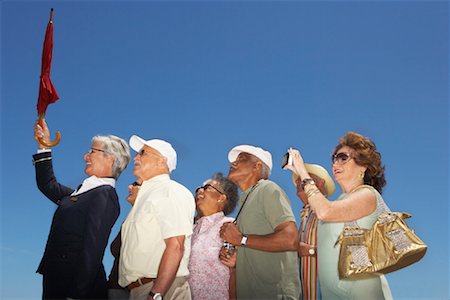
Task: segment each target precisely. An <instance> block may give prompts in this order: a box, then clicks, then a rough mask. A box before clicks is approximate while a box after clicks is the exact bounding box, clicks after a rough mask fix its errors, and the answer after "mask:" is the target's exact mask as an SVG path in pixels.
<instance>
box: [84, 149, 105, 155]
mask: <svg viewBox="0 0 450 300" xmlns="http://www.w3.org/2000/svg"><path fill="white" fill-rule="evenodd" d="M95 152H103V153H106V151H105V150H102V149H98V148H91V149H89V151H88V154H92V153H95Z"/></svg>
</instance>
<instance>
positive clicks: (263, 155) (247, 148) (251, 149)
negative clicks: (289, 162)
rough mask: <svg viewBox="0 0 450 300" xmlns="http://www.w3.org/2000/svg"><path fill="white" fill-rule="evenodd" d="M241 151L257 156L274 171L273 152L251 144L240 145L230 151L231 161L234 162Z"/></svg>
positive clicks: (229, 157) (229, 158)
mask: <svg viewBox="0 0 450 300" xmlns="http://www.w3.org/2000/svg"><path fill="white" fill-rule="evenodd" d="M241 152H245V153H249V154H251V155H254V156H256V157H257V158H259V159H260V160H261V161H262V162H263V163H265V164H266V165H267V166H268V167H269V169H270V171H272V154H270V152H269V151H266V150H264V149H262V148H260V147H255V146H251V145H239V146H236V147H234V148H233V149H231V150H230V152H228V160H229V161H230V162H231V163H232V162H234V161H235V160H236V159H237V157H238V156H239V154H240V153H241Z"/></svg>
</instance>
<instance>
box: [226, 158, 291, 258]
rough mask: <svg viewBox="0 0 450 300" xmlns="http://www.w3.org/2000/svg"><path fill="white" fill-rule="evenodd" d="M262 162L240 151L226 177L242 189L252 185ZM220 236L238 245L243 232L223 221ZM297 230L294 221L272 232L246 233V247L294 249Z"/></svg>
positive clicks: (258, 177) (275, 249)
mask: <svg viewBox="0 0 450 300" xmlns="http://www.w3.org/2000/svg"><path fill="white" fill-rule="evenodd" d="M262 164H263V163H262V162H261V161H260V160H258V159H257V158H256V157H255V156H253V155H251V154H249V153H245V152H243V153H240V154H239V156H238V157H237V159H236V161H235V162H232V163H231V165H230V172H229V175H228V178H229V179H230V180H231V181H233V182H234V183H235V184H236V185H238V186H239V188H240V189H241V190H243V191H245V190H247V189H249V188H250V187H252V186H254V185H255V184H256V183H257V182H258V181H259V180H260V179H262V177H261V171H262ZM220 237H221V238H222V239H223V240H225V241H227V242H229V243H231V244H233V245H235V246H240V245H241V240H242V237H243V234H242V233H241V232H240V231H239V229H238V227H237V226H236V224H234V223H231V222H230V223H225V224H223V225H222V227H221V229H220ZM297 241H298V231H297V227H296V224H295V222H284V223H281V224H279V225H278V226H277V227H276V228H275V229H274V232H273V233H270V234H266V235H256V234H250V235H248V240H247V245H246V247H247V248H251V249H256V250H262V251H267V252H283V251H296V250H297Z"/></svg>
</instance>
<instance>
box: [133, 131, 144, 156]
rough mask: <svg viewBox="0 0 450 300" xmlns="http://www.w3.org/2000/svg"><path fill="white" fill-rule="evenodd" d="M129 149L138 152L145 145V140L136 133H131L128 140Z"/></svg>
mask: <svg viewBox="0 0 450 300" xmlns="http://www.w3.org/2000/svg"><path fill="white" fill-rule="evenodd" d="M129 144H130V147H131V149H133V150H134V151H136V152H139V151H140V150H141V149H142V147H144V145H145V140H144V139H143V138H141V137H139V136H137V135H132V136H131V138H130V141H129Z"/></svg>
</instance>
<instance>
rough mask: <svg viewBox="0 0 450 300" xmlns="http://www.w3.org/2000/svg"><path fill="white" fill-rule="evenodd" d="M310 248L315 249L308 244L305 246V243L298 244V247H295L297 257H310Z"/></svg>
mask: <svg viewBox="0 0 450 300" xmlns="http://www.w3.org/2000/svg"><path fill="white" fill-rule="evenodd" d="M311 248H314V249H315V248H316V247H314V246H312V245H310V244H307V243H303V242H298V245H297V254H298V257H300V256H311V254H309V249H311Z"/></svg>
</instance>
